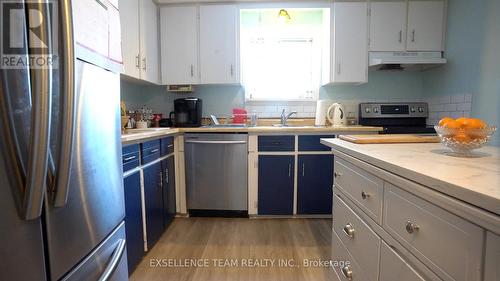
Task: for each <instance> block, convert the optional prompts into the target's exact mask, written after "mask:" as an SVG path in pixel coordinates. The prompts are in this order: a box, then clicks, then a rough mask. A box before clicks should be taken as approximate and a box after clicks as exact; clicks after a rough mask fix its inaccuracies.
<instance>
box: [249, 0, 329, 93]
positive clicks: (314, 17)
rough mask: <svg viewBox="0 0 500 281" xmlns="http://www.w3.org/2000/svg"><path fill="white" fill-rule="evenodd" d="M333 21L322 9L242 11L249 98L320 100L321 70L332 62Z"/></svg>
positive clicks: (327, 11)
mask: <svg viewBox="0 0 500 281" xmlns="http://www.w3.org/2000/svg"><path fill="white" fill-rule="evenodd" d="M329 17H330V15H329V10H328V9H319V8H316V9H286V10H283V9H281V10H280V9H244V10H241V17H240V18H241V32H240V40H241V42H240V43H241V44H240V46H241V50H240V54H241V71H242V84H243V86H244V88H245V95H246V99H247V100H276V101H282V100H317V98H318V91H319V87H320V85H321V77H322V69H323V68H324V67H326V66H327V67H329V63H330V60H329V53H330V49H329V41H330V38H329V35H328V34H329V24H330V22H329ZM325 27H326V28H325Z"/></svg>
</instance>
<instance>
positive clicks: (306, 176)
mask: <svg viewBox="0 0 500 281" xmlns="http://www.w3.org/2000/svg"><path fill="white" fill-rule="evenodd" d="M297 184H298V186H297V213H298V214H304V215H305V214H310V215H313V214H331V213H332V196H333V193H332V185H333V155H299V161H298V178H297Z"/></svg>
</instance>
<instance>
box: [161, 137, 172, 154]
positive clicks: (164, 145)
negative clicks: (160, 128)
mask: <svg viewBox="0 0 500 281" xmlns="http://www.w3.org/2000/svg"><path fill="white" fill-rule="evenodd" d="M160 153H161V156H165V155H168V154H170V153H174V137H167V138H162V139H161V140H160Z"/></svg>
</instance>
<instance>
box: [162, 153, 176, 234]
mask: <svg viewBox="0 0 500 281" xmlns="http://www.w3.org/2000/svg"><path fill="white" fill-rule="evenodd" d="M161 168H162V174H163V225H164V227H165V228H167V227H168V226H169V225H170V223H172V221H173V219H174V217H175V213H176V211H175V206H176V204H175V162H174V156H170V157H168V158H167V159H165V160H163V161H162V163H161Z"/></svg>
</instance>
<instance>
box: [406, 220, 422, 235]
mask: <svg viewBox="0 0 500 281" xmlns="http://www.w3.org/2000/svg"><path fill="white" fill-rule="evenodd" d="M419 229H420V226H419V225H418V224H416V223H413V222H412V221H407V222H406V231H407V232H408V233H410V234H412V233H413V232H415V231H418V230H419Z"/></svg>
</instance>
